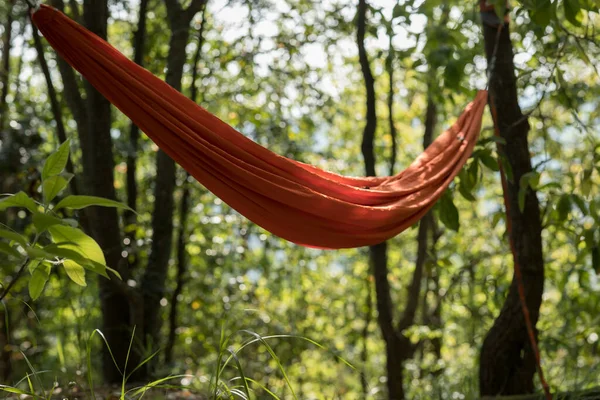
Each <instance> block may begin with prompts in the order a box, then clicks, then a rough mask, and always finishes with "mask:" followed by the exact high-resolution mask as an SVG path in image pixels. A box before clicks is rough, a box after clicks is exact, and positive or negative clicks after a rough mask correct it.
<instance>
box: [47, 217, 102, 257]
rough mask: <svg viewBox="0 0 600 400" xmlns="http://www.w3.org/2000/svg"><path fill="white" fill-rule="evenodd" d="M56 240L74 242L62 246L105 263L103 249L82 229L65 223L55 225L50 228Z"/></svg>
mask: <svg viewBox="0 0 600 400" xmlns="http://www.w3.org/2000/svg"><path fill="white" fill-rule="evenodd" d="M48 231H49V232H50V235H52V239H53V240H54V242H72V243H73V244H65V245H62V246H61V247H62V248H64V249H68V250H72V251H75V252H76V253H78V254H79V255H81V256H83V257H85V258H88V259H90V260H92V261H95V262H97V263H99V264H102V265H105V264H106V260H105V258H104V253H103V252H102V249H101V248H100V246H99V245H98V243H96V241H95V240H94V239H92V238H91V237H89V236H88V235H86V234H85V233H83V232H82V231H81V230H80V229H77V228H72V227H70V226H65V225H54V226H51V227H49V228H48Z"/></svg>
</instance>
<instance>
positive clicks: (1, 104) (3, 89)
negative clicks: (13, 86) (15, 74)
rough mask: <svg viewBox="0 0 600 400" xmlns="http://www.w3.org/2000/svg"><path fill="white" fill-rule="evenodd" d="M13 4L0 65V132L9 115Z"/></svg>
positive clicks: (3, 39) (8, 13) (9, 4)
mask: <svg viewBox="0 0 600 400" xmlns="http://www.w3.org/2000/svg"><path fill="white" fill-rule="evenodd" d="M13 4H14V0H9V2H8V7H7V9H8V12H7V14H6V25H5V26H4V36H3V38H2V60H1V62H2V65H0V132H2V131H3V130H4V124H5V123H6V116H7V115H8V104H6V97H7V96H8V90H9V84H8V82H9V77H10V49H11V47H12V23H13V20H14V18H13Z"/></svg>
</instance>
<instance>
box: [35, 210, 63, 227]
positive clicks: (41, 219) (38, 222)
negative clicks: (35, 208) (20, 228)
mask: <svg viewBox="0 0 600 400" xmlns="http://www.w3.org/2000/svg"><path fill="white" fill-rule="evenodd" d="M61 223H62V221H61V219H60V218H56V217H53V216H51V215H48V214H43V213H38V212H36V213H34V214H33V225H34V226H35V229H36V230H37V231H38V232H44V231H45V230H46V229H48V228H49V227H51V226H53V225H60V224H61Z"/></svg>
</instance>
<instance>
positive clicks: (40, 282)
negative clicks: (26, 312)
mask: <svg viewBox="0 0 600 400" xmlns="http://www.w3.org/2000/svg"><path fill="white" fill-rule="evenodd" d="M32 269H33V272H32V273H31V278H30V279H29V296H31V298H32V299H33V300H37V299H38V297H40V295H41V294H42V292H43V291H44V287H45V286H46V282H47V281H48V278H49V277H50V269H51V268H50V265H48V264H46V263H40V262H37V265H36V266H35V267H34V268H32Z"/></svg>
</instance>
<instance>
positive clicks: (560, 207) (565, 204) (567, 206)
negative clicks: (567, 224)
mask: <svg viewBox="0 0 600 400" xmlns="http://www.w3.org/2000/svg"><path fill="white" fill-rule="evenodd" d="M556 211H557V212H558V220H559V221H560V222H563V221H564V220H565V219H567V216H568V215H569V212H570V211H571V197H570V196H569V195H568V194H563V195H562V196H560V199H558V203H557V204H556Z"/></svg>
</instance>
